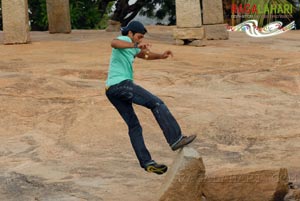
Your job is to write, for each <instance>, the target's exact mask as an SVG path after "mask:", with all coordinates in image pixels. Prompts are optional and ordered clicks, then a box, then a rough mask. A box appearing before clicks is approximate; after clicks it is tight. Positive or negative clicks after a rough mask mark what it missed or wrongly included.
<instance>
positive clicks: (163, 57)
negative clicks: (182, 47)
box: [161, 50, 173, 59]
mask: <svg viewBox="0 0 300 201" xmlns="http://www.w3.org/2000/svg"><path fill="white" fill-rule="evenodd" d="M169 56H171V57H173V53H172V51H171V50H167V51H165V52H164V53H162V54H161V59H166V58H168V57H169Z"/></svg>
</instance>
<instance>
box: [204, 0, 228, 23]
mask: <svg viewBox="0 0 300 201" xmlns="http://www.w3.org/2000/svg"><path fill="white" fill-rule="evenodd" d="M202 8H203V11H202V13H203V21H202V23H203V24H223V23H224V15H223V2H222V0H202Z"/></svg>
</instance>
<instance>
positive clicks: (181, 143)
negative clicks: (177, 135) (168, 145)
mask: <svg viewBox="0 0 300 201" xmlns="http://www.w3.org/2000/svg"><path fill="white" fill-rule="evenodd" d="M196 137H197V136H196V135H191V136H183V137H182V139H181V140H180V141H179V142H178V143H177V144H175V145H173V146H172V150H173V151H176V150H177V149H180V148H183V147H184V146H186V145H188V144H190V143H191V142H193V141H194V139H195V138H196Z"/></svg>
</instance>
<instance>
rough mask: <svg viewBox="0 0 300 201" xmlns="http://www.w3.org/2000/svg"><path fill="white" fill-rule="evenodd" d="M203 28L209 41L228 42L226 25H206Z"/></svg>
mask: <svg viewBox="0 0 300 201" xmlns="http://www.w3.org/2000/svg"><path fill="white" fill-rule="evenodd" d="M203 27H204V30H205V31H204V32H205V39H207V40H227V39H228V38H229V33H228V31H227V25H226V24H215V25H204V26H203Z"/></svg>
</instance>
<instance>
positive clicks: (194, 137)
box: [172, 135, 197, 151]
mask: <svg viewBox="0 0 300 201" xmlns="http://www.w3.org/2000/svg"><path fill="white" fill-rule="evenodd" d="M196 137H197V135H194V136H193V138H191V139H190V140H189V141H187V142H186V143H185V144H182V145H180V146H179V147H176V148H172V150H173V151H176V150H178V149H181V148H183V147H185V146H186V145H188V144H191V143H192V142H193V141H194V140H195V139H196ZM179 143H180V142H179Z"/></svg>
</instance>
